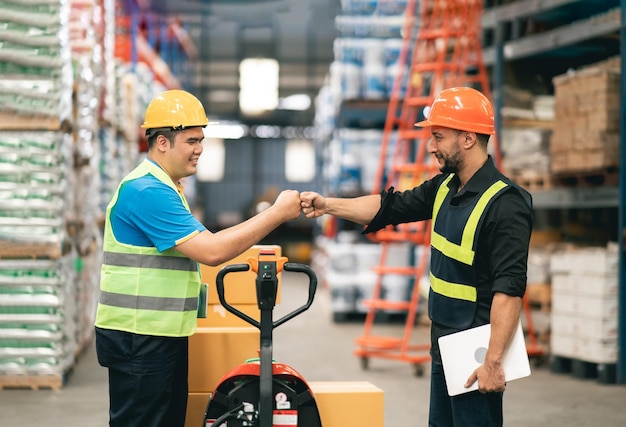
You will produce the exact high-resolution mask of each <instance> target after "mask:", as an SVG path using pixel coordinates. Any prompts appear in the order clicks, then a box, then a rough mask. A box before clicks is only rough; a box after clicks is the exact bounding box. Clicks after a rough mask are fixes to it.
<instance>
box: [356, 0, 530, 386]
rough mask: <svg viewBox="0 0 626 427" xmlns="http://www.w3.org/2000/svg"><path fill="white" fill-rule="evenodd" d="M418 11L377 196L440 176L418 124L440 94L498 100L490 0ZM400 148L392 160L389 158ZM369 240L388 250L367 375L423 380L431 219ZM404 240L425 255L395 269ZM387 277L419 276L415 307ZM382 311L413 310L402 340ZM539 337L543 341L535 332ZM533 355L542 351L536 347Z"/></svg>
mask: <svg viewBox="0 0 626 427" xmlns="http://www.w3.org/2000/svg"><path fill="white" fill-rule="evenodd" d="M416 11H417V7H416V1H415V0H409V1H408V3H407V8H406V12H405V21H404V31H403V34H404V39H403V46H402V50H401V53H400V67H399V69H400V72H399V74H398V75H397V76H396V78H395V81H394V87H393V89H392V93H391V97H390V100H389V106H388V110H387V117H386V121H385V128H384V131H383V139H382V144H381V152H380V158H379V164H378V170H377V175H376V179H375V181H374V188H373V194H378V193H380V191H381V190H382V189H389V188H390V187H394V188H395V189H396V190H399V191H402V190H407V189H410V188H413V187H415V186H417V185H419V184H420V183H422V182H423V181H424V180H426V179H429V178H430V177H432V176H433V175H434V174H435V173H437V172H438V166H437V164H436V163H435V162H434V161H433V160H432V157H431V156H430V155H428V147H427V145H428V141H429V139H430V137H431V135H430V129H429V128H416V127H415V126H414V124H415V123H416V122H417V121H419V120H421V119H422V118H423V117H424V116H425V114H424V113H425V112H426V111H425V110H427V109H428V108H429V107H430V106H431V105H432V102H433V101H434V99H435V97H436V96H437V94H438V93H439V92H441V91H442V90H443V89H446V88H449V87H454V86H472V87H476V88H477V89H479V90H481V91H482V92H483V93H484V94H485V95H486V96H487V97H490V91H489V85H488V81H487V73H486V69H485V66H484V63H483V59H482V48H481V44H480V39H481V24H480V20H481V16H482V0H422V1H421V7H420V11H419V16H416ZM409 58H410V61H409ZM407 65H408V66H407ZM492 139H493V140H494V141H493V144H492V149H493V152H492V155H493V157H494V160H495V162H496V165H498V166H499V165H500V161H501V155H500V150H499V145H498V143H497V141H495V138H492ZM394 140H395V142H394ZM392 146H393V147H392ZM392 149H393V151H392V155H391V157H390V159H391V160H390V161H389V160H388V157H389V156H388V154H389V153H390V151H391V150H392ZM369 237H370V238H371V239H372V240H373V241H376V242H379V243H380V244H381V246H382V250H381V255H380V259H379V265H378V266H377V267H375V269H374V270H375V272H376V273H377V276H378V277H377V281H376V284H375V286H374V289H373V291H372V295H371V298H370V299H368V300H366V301H365V302H364V304H365V305H366V306H367V307H368V311H367V314H366V317H365V326H364V331H363V335H362V336H360V337H358V338H357V339H356V342H355V343H356V348H355V350H354V354H355V355H356V356H358V357H359V358H360V359H361V366H362V367H363V368H364V369H367V368H368V366H369V359H370V358H371V357H380V358H386V359H394V360H400V361H404V362H408V363H411V364H412V365H413V367H414V373H415V375H417V376H421V375H423V373H424V369H423V366H422V364H423V363H425V362H428V361H430V355H429V349H430V344H412V340H413V329H414V325H415V323H416V319H417V310H418V306H419V299H420V289H421V284H422V282H423V277H424V275H425V274H426V273H427V272H428V264H427V262H428V258H429V254H430V221H420V222H415V223H408V224H399V225H397V226H388V227H386V228H384V229H382V230H379V231H377V232H376V233H372V234H370V235H369ZM400 242H403V243H407V242H408V243H409V244H411V245H412V246H413V247H414V248H416V247H419V246H422V250H421V251H416V252H417V253H419V255H417V256H416V258H417V259H416V260H414V261H413V262H411V265H407V266H404V267H398V266H390V265H389V262H388V261H389V259H388V254H389V250H390V248H391V247H392V245H394V244H397V243H400ZM386 275H403V276H407V277H408V278H412V286H413V288H412V291H411V296H410V299H409V300H408V301H390V300H387V299H385V298H384V297H383V295H384V286H383V277H384V276H386ZM379 311H404V312H406V322H405V326H404V332H403V334H402V336H401V337H400V338H397V337H388V336H379V335H378V336H377V335H375V334H374V333H373V329H374V322H375V319H376V313H377V312H379ZM525 313H526V314H528V311H525ZM529 323H530V322H529ZM532 333H533V337H531V338H532V342H533V343H535V340H534V331H533V332H532ZM533 346H534V344H533ZM533 351H537V350H536V348H533Z"/></svg>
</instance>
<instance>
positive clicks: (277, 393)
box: [202, 249, 322, 427]
mask: <svg viewBox="0 0 626 427" xmlns="http://www.w3.org/2000/svg"><path fill="white" fill-rule="evenodd" d="M247 261H248V263H247V264H231V265H227V266H225V267H224V268H222V269H221V270H220V271H219V272H218V274H217V277H216V288H217V295H218V297H219V300H220V303H221V304H222V306H224V308H225V309H226V310H227V311H229V312H230V313H232V314H234V315H235V316H237V317H239V318H240V319H242V320H245V321H246V322H247V323H249V324H251V325H252V326H255V327H257V328H258V329H259V331H260V351H259V353H260V357H259V358H256V359H250V360H247V361H246V362H245V363H244V364H242V365H239V366H237V367H235V368H234V369H232V370H231V371H229V372H228V373H226V375H224V376H223V377H222V379H221V380H220V381H219V383H218V385H217V387H216V388H215V391H214V392H213V394H212V395H211V397H210V399H209V403H208V405H207V409H206V411H205V416H204V422H203V425H202V426H203V427H226V426H227V427H240V426H241V427H243V426H246V427H275V426H280V427H321V426H322V422H321V419H320V415H319V411H318V409H317V404H316V403H315V398H314V396H313V392H312V391H311V389H310V388H309V386H308V384H307V383H306V381H305V380H304V378H302V376H301V375H300V374H299V373H298V372H297V371H296V370H295V369H293V368H292V367H290V366H288V365H285V364H282V363H277V362H275V361H274V360H273V359H272V334H273V331H274V328H277V327H278V326H280V325H282V324H283V323H285V322H287V321H288V320H290V319H293V318H294V317H296V316H298V315H299V314H301V313H303V312H304V311H306V310H308V308H309V307H310V306H311V304H312V303H313V298H314V297H315V291H316V289H317V277H316V275H315V273H314V272H313V270H312V269H311V268H310V267H309V266H307V265H304V264H296V263H288V262H287V258H285V257H280V258H279V257H277V256H276V254H275V252H274V250H272V249H267V250H261V251H260V252H259V254H258V257H257V258H248V260H247ZM248 270H252V271H254V272H255V273H257V278H256V294H257V304H258V307H259V310H260V322H259V321H257V320H255V319H253V318H251V317H250V316H248V315H247V314H245V313H242V312H241V311H239V310H237V309H236V308H235V307H233V306H231V305H230V304H229V303H228V302H227V301H226V297H225V293H224V277H225V276H226V275H227V274H230V273H234V272H241V271H248ZM283 270H284V271H293V272H299V273H304V274H306V275H307V276H308V278H309V295H308V300H307V302H306V304H304V305H303V306H301V307H299V308H297V309H295V310H294V311H292V312H290V313H289V314H286V315H285V316H283V317H281V318H280V319H278V320H276V321H274V320H273V318H272V316H273V309H274V306H275V305H276V295H277V292H278V273H280V272H281V271H283Z"/></svg>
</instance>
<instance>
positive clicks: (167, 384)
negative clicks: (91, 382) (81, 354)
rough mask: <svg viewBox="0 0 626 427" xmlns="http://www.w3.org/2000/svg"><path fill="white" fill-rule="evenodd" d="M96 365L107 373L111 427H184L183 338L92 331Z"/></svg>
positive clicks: (185, 345)
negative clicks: (96, 359) (94, 333)
mask: <svg viewBox="0 0 626 427" xmlns="http://www.w3.org/2000/svg"><path fill="white" fill-rule="evenodd" d="M96 352H97V354H98V362H99V363H100V365H102V366H104V367H106V368H108V369H109V400H110V402H109V403H110V407H109V425H110V426H111V427H183V426H184V424H185V414H186V411H187V368H188V357H187V356H188V339H187V337H158V336H148V335H137V334H132V333H128V332H121V331H113V330H109V329H101V328H96Z"/></svg>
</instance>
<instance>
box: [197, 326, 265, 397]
mask: <svg viewBox="0 0 626 427" xmlns="http://www.w3.org/2000/svg"><path fill="white" fill-rule="evenodd" d="M259 339H260V338H259V330H258V329H257V328H255V327H253V326H250V327H210V328H205V327H199V328H198V330H197V331H196V333H195V334H194V335H192V336H190V337H189V373H188V378H189V392H192V393H208V392H210V391H213V390H214V388H215V387H216V386H217V383H218V382H219V380H220V379H221V378H222V377H223V376H224V375H225V374H227V373H228V371H230V370H231V369H233V368H234V367H236V366H239V365H240V364H242V363H245V361H246V360H247V359H251V358H255V357H258V354H259V353H258V350H259Z"/></svg>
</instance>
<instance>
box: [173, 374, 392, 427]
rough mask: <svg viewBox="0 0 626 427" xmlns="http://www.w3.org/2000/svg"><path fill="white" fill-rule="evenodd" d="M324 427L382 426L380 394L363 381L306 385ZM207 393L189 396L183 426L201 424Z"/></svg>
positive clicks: (382, 394) (382, 415)
mask: <svg viewBox="0 0 626 427" xmlns="http://www.w3.org/2000/svg"><path fill="white" fill-rule="evenodd" d="M309 386H310V387H311V391H312V392H313V395H314V397H315V403H316V404H317V408H318V411H319V413H320V418H321V420H322V425H323V426H324V427H346V426H367V427H383V426H384V425H385V424H384V422H385V419H384V393H383V391H382V390H381V389H380V388H378V387H376V386H374V385H372V384H371V383H369V382H366V381H321V382H309ZM209 397H210V393H189V394H188V398H187V419H186V420H185V427H192V426H194V427H196V426H200V425H202V421H203V418H204V412H205V411H206V407H207V404H208V402H209Z"/></svg>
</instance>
